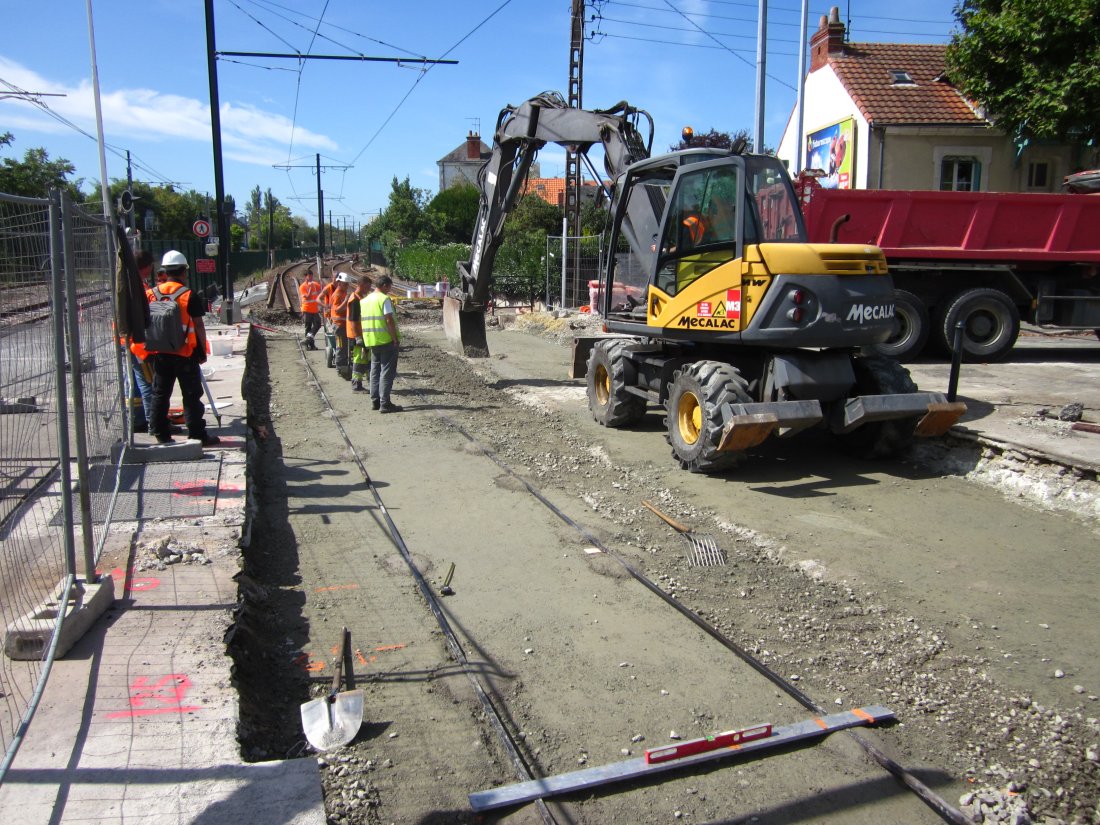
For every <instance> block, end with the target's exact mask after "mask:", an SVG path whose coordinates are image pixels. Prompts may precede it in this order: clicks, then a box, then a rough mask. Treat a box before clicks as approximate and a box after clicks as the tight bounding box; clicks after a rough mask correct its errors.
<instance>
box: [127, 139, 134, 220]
mask: <svg viewBox="0 0 1100 825" xmlns="http://www.w3.org/2000/svg"><path fill="white" fill-rule="evenodd" d="M126 191H127V192H129V193H130V194H131V195H133V194H134V170H133V169H132V168H131V167H130V150H129V149H127V150H126ZM126 223H127V224H128V225H129V227H130V234H131V235H133V234H134V209H133V207H130V211H129V212H128V213H127V214H126Z"/></svg>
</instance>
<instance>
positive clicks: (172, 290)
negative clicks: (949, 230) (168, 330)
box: [146, 249, 221, 447]
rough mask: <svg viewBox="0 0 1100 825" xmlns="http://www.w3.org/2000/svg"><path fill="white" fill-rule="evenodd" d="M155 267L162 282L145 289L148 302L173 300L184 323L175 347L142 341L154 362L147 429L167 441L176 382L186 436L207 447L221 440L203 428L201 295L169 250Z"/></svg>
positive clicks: (203, 305)
mask: <svg viewBox="0 0 1100 825" xmlns="http://www.w3.org/2000/svg"><path fill="white" fill-rule="evenodd" d="M160 271H161V272H163V273H164V281H163V282H161V283H158V284H157V285H156V286H155V287H153V289H151V290H150V291H149V294H150V296H151V301H153V300H155V301H164V300H174V301H176V303H177V304H178V306H179V319H180V323H181V324H182V326H183V344H182V345H181V346H180V347H179V348H178V349H174V350H169V351H163V350H156V349H153V347H152V346H151V345H150V343H149V342H148V338H147V340H146V351H147V353H148V355H147V356H146V360H147V361H151V362H152V366H153V397H152V403H151V405H150V407H151V409H150V419H149V432H150V433H152V434H153V435H154V436H156V439H157V443H159V444H170V443H171V442H172V431H171V426H170V424H169V422H168V402H169V399H171V397H172V390H173V387H174V385H175V383H176V381H179V385H180V394H181V395H182V396H183V417H184V421H185V422H186V424H187V437H188V438H193V439H196V440H197V441H201V442H202V445H203V446H204V447H210V446H212V445H214V444H217V443H219V442H220V441H221V439H219V438H218V437H217V436H216V435H211V434H209V433H208V432H207V431H206V420H205V419H204V418H203V413H204V412H205V410H206V408H205V405H204V404H203V400H202V391H203V390H202V375H201V373H200V372H199V369H200V365H201V364H203V363H205V362H206V326H205V324H204V323H203V316H204V315H206V313H207V309H208V307H207V304H206V300H205V299H204V298H203V297H202V296H201V295H199V294H198V293H196V292H193V291H192V290H191V289H190V288H189V287H188V286H187V273H188V267H187V258H186V257H185V256H184V255H183V253H181V252H177V251H176V250H174V249H171V250H169V251H168V252H165V253H164V257H163V258H162V259H161V264H160Z"/></svg>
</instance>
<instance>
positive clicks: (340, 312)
mask: <svg viewBox="0 0 1100 825" xmlns="http://www.w3.org/2000/svg"><path fill="white" fill-rule="evenodd" d="M347 297H348V287H347V284H337V285H336V286H335V287H333V289H332V308H331V309H329V312H328V317H329V318H331V319H332V320H333V321H343V320H344V318H345V314H346V313H347V306H346V305H345V304H344V299H346V298H347Z"/></svg>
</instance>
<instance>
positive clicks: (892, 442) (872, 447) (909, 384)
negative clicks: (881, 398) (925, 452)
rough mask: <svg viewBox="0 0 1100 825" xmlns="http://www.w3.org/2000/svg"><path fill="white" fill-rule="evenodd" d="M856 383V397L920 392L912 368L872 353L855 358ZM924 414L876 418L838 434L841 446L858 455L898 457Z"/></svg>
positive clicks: (910, 441) (911, 437)
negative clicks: (911, 375) (885, 418)
mask: <svg viewBox="0 0 1100 825" xmlns="http://www.w3.org/2000/svg"><path fill="white" fill-rule="evenodd" d="M852 370H853V371H854V372H855V374H856V384H855V388H854V389H853V391H852V394H851V395H852V396H856V395H892V394H894V393H908V392H916V391H917V385H916V384H915V383H913V379H912V378H911V377H910V376H909V370H907V369H906V368H905V367H903V366H902V365H901V364H899V363H898V362H897V361H895V360H894V359H892V358H886V357H884V356H881V355H868V356H864V357H861V358H853V359H852ZM919 421H920V416H910V417H909V418H894V419H890V420H887V421H872V422H871V423H869V424H864V425H863V426H862V427H859V428H857V429H855V430H852V431H851V432H850V433H838V434H837V438H838V439H839V440H840V446H841V449H843V450H844V452H846V453H847V454H848V455H851V456H855V457H856V458H864V459H874V458H896V457H897V456H899V455H901V454H902V453H904V452H905V451H906V450H908V449H909V447H910V445H911V444H912V443H913V431H914V429H916V426H917V422H919Z"/></svg>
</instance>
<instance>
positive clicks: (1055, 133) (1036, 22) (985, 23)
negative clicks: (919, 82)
mask: <svg viewBox="0 0 1100 825" xmlns="http://www.w3.org/2000/svg"><path fill="white" fill-rule="evenodd" d="M955 17H956V18H957V19H958V21H959V24H960V25H961V26H962V29H963V30H962V32H961V33H957V34H955V35H954V36H953V37H952V40H951V43H950V45H949V46H948V47H947V58H946V62H947V70H948V75H949V76H950V78H951V82H952V83H953V84H954V85H955V86H956V88H958V89H959V91H961V92H962V93H963V94H965V95H966V96H967V97H969V98H971V99H972V100H975V101H977V102H978V103H980V104H981V105H983V106H985V107H986V111H987V112H988V113H989V116H990V117H991V119H992V120H993V121H994V122H995V123H996V124H997V126H998V127H1000V128H1001V129H1003V130H1004V131H1005V132H1006V133H1007V134H1010V135H1013V136H1015V137H1016V138H1017V140H1022V139H1026V138H1036V139H1047V140H1062V141H1064V140H1067V139H1076V140H1078V141H1081V142H1087V141H1090V140H1096V139H1098V138H1100V15H1097V13H1096V0H1014V1H1013V2H1006V1H1005V0H960V2H959V4H958V6H957V7H956V9H955Z"/></svg>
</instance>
